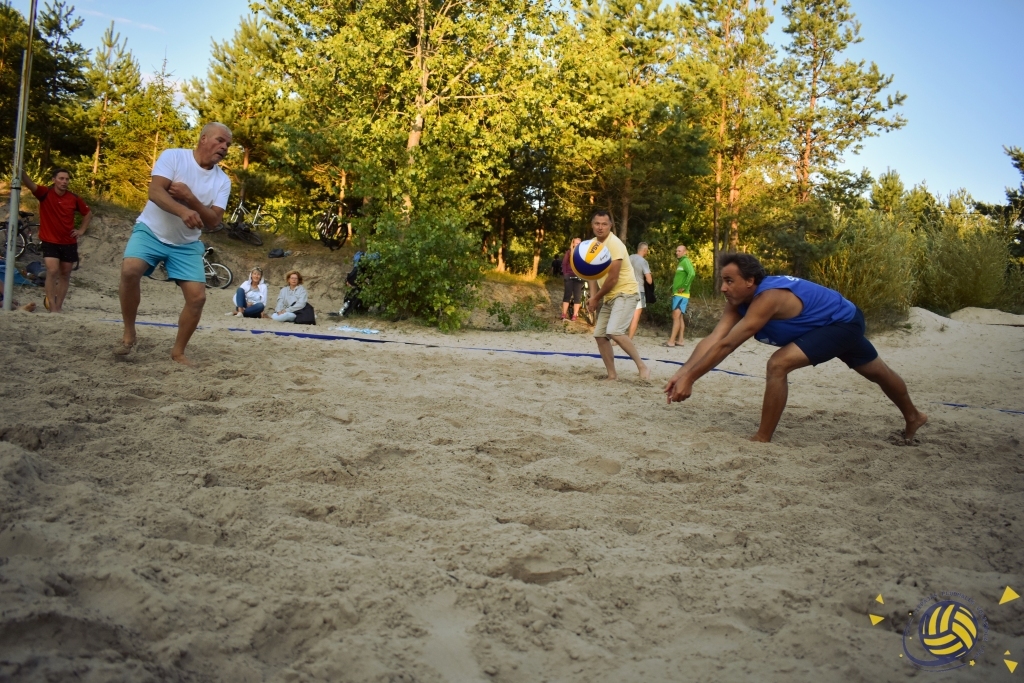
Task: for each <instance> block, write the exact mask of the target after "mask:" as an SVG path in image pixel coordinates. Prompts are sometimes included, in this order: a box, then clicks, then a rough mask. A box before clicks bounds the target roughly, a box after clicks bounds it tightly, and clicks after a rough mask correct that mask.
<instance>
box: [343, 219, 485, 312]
mask: <svg viewBox="0 0 1024 683" xmlns="http://www.w3.org/2000/svg"><path fill="white" fill-rule="evenodd" d="M367 251H368V252H369V253H371V254H377V255H379V257H378V258H374V259H372V260H371V259H367V261H366V267H365V269H364V270H363V275H362V276H361V278H362V281H363V290H362V298H363V300H364V301H365V302H366V303H367V304H368V305H370V306H379V307H380V310H381V312H383V313H384V314H385V315H388V316H391V317H394V318H404V317H418V318H422V319H423V320H425V321H426V322H427V323H428V324H431V325H437V326H438V327H439V328H440V329H441V330H443V331H446V332H447V331H451V330H456V329H458V328H459V327H461V326H462V323H463V320H464V318H465V316H467V315H468V314H469V310H470V309H471V308H472V305H473V300H474V291H473V290H474V287H475V285H476V284H477V283H478V282H479V281H480V277H481V275H480V265H481V264H480V259H479V257H478V255H477V253H478V251H479V249H478V248H477V245H476V244H475V243H474V242H473V240H472V239H471V238H470V237H469V236H468V235H467V234H466V226H465V224H464V222H463V221H461V220H460V219H459V218H457V217H456V216H453V215H436V214H433V215H432V214H419V215H417V216H415V217H414V218H413V219H412V220H411V221H410V222H408V223H406V222H405V220H404V218H403V217H401V216H396V215H385V216H382V217H381V219H380V220H379V221H378V223H377V226H376V231H375V233H374V234H373V235H372V236H371V237H370V238H369V239H368V242H367Z"/></svg>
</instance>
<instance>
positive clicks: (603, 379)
mask: <svg viewBox="0 0 1024 683" xmlns="http://www.w3.org/2000/svg"><path fill="white" fill-rule="evenodd" d="M594 379H596V380H598V381H600V382H615V381H618V379H619V376H618V375H597V376H596V377H594Z"/></svg>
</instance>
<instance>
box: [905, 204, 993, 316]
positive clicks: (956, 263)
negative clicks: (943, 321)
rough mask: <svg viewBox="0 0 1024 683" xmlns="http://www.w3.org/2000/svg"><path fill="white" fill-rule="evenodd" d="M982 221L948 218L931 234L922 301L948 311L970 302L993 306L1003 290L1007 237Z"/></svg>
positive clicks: (928, 306) (921, 302) (980, 305)
mask: <svg viewBox="0 0 1024 683" xmlns="http://www.w3.org/2000/svg"><path fill="white" fill-rule="evenodd" d="M958 223H960V224H958ZM971 223H973V224H971ZM979 223H980V221H978V222H975V221H972V222H970V223H968V224H967V225H966V226H965V225H964V224H963V222H961V221H957V220H952V219H950V218H946V219H944V220H943V221H942V222H941V223H940V224H939V225H938V226H937V227H936V228H935V229H934V230H933V231H931V232H930V234H929V235H928V236H927V247H926V251H925V256H924V259H923V263H922V264H921V267H920V278H921V287H920V290H919V292H918V305H920V306H923V307H925V308H928V309H930V310H933V311H936V312H938V313H942V314H948V313H952V312H953V311H957V310H959V309H961V308H964V307H966V306H978V307H981V308H985V307H988V306H991V305H993V304H994V303H995V302H996V301H997V300H998V299H999V297H1000V295H1001V294H1003V292H1004V278H1005V276H1006V269H1007V263H1008V260H1009V259H1008V256H1009V255H1008V253H1007V245H1006V240H1005V239H1004V238H1003V236H1002V235H1000V234H999V233H998V232H996V231H995V230H993V229H991V227H990V226H987V225H985V224H979Z"/></svg>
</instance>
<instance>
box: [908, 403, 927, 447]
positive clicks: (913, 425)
mask: <svg viewBox="0 0 1024 683" xmlns="http://www.w3.org/2000/svg"><path fill="white" fill-rule="evenodd" d="M927 421H928V416H927V415H925V414H924V413H922V412H921V411H920V410H919V411H917V417H916V418H914V419H913V420H907V428H906V429H905V430H904V431H903V438H905V439H906V440H907V441H908V442H909V441H911V440H912V439H913V438H914V435H915V434H917V430H918V429H920V428H921V427H922V426H923V425H924V423H925V422H927Z"/></svg>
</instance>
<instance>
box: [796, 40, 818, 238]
mask: <svg viewBox="0 0 1024 683" xmlns="http://www.w3.org/2000/svg"><path fill="white" fill-rule="evenodd" d="M814 47H815V48H817V47H818V41H817V39H815V41H814ZM817 63H820V62H817ZM817 63H816V64H817ZM819 70H820V67H818V66H815V67H814V69H813V70H812V71H811V98H810V101H809V102H808V109H809V113H808V116H807V127H806V129H805V130H804V131H803V137H804V148H803V150H802V153H801V154H800V163H799V165H798V167H797V173H796V180H797V186H798V187H799V192H798V194H797V201H798V202H799V203H801V204H803V203H805V202H807V201H808V200H809V199H810V198H811V151H812V150H813V148H814V111H815V109H816V108H817V106H818V77H819V75H820V74H819ZM801 241H802V238H801Z"/></svg>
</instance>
